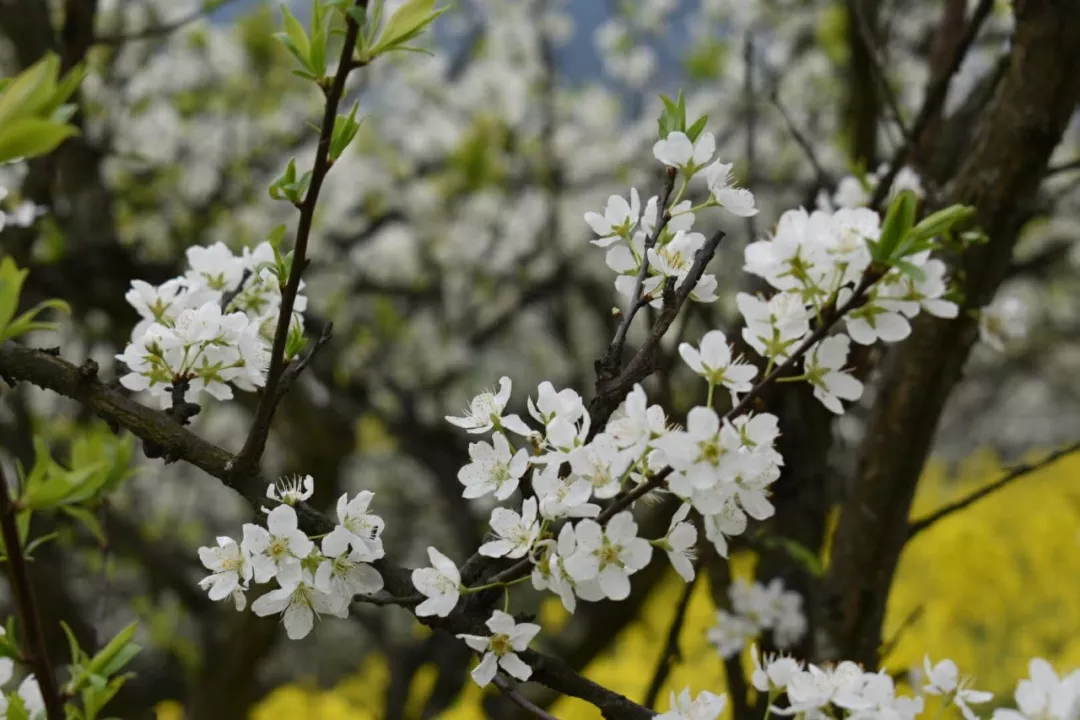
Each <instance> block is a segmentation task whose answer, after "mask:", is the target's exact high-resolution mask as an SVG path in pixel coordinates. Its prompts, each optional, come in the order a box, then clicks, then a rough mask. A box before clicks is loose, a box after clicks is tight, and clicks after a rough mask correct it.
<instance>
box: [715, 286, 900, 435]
mask: <svg viewBox="0 0 1080 720" xmlns="http://www.w3.org/2000/svg"><path fill="white" fill-rule="evenodd" d="M882 275H884V273H883V272H882V271H881V270H878V269H875V268H874V267H872V266H871V267H870V268H868V269H867V270H866V272H865V273H863V276H862V278H860V279H859V284H858V285H856V286H855V290H854V291H853V292H852V293H851V297H849V298H848V299H847V302H845V303H844V304H843V305H841V306H840V307H836V306H835V305H829V306H827V307H826V308H825V309H823V310H822V311H821V318H822V321H821V323H819V324H818V326H817V327H816V328H814V331H813V332H812V333H810V334H809V335H807V336H806V339H805V340H803V341H802V342H801V343H799V345H798V347H796V348H795V350H794V351H793V352H792V353H791V354H790V355H789V356H788V358H787V360H785V361H784V362H782V363H780V364H779V365H777V366H776V367H775V368H773V371H772V372H770V373H769V374H768V375H766V376H765V377H763V378H762V379H761V380H759V381H758V383H757V384H756V385H754V387H752V388H750V390H749V392H747V393H746V395H744V396H743V398H742V400H740V401H739V403H738V404H737V405H736V406H735V407H733V408H731V409H730V410H728V411H727V413H725V414H724V420H731V419H732V418H735V417H738V416H739V415H741V414H742V413H743V412H745V411H747V410H749V409H750V406H751V405H752V404H753V402H754V401H755V400H756V399H757V398H759V397H761V394H762V393H763V392H765V390H767V389H768V388H769V386H770V385H772V384H773V383H774V382H776V380H777V379H779V378H780V376H781V375H783V374H784V373H786V372H787V371H788V370H790V369H791V368H793V367H795V363H797V362H798V361H799V360H800V359H801V358H802V356H803V355H805V354H806V353H807V352H808V351H809V350H810V349H811V348H812V347H814V345H816V344H817V343H818V342H820V341H821V340H822V339H824V337H825V336H826V335H827V334H828V333H829V330H831V329H832V327H833V326H834V325H836V323H837V322H839V321H840V318H842V317H843V316H844V315H845V314H846V313H848V312H849V311H851V310H854V309H855V308H856V307H858V306H859V305H861V304H862V303H863V300H864V298H863V295H865V293H866V291H867V290H869V289H870V286H871V285H873V284H874V283H875V282H877V281H878V280H880V279H881V277H882Z"/></svg>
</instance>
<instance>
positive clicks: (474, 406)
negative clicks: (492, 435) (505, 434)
mask: <svg viewBox="0 0 1080 720" xmlns="http://www.w3.org/2000/svg"><path fill="white" fill-rule="evenodd" d="M511 387H512V385H511V382H510V378H508V377H503V378H500V379H499V392H497V393H495V392H492V391H490V390H488V391H485V392H482V393H480V394H479V395H477V396H476V397H474V398H473V399H472V401H471V402H470V403H469V407H468V409H467V410H466V411H465V414H464V415H462V416H460V417H457V416H453V415H447V416H446V421H447V422H448V423H450V424H451V425H456V426H457V427H459V428H462V429H464V430H466V431H467V432H470V433H486V432H488V431H489V430H491V429H493V428H498V429H502V428H505V429H507V430H509V431H511V432H514V433H517V434H518V435H523V436H529V435H531V434H533V430H532V429H531V428H530V427H529V426H528V425H526V424H525V422H524V421H523V420H522V419H521V418H519V417H518V416H517V415H506V416H505V417H504V416H503V410H505V409H506V403H507V402H509V400H510V389H511Z"/></svg>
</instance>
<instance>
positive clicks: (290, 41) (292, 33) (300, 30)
mask: <svg viewBox="0 0 1080 720" xmlns="http://www.w3.org/2000/svg"><path fill="white" fill-rule="evenodd" d="M281 20H282V24H283V25H284V27H285V32H284V34H282V33H275V35H274V37H276V38H277V39H278V40H280V41H281V42H282V44H283V45H285V47H286V48H288V49H289V52H291V53H292V54H293V57H295V58H296V59H297V60H298V61H299V62H300V64H301V65H303V66H304V67H306V68H307V69H308V70H314V68H312V65H311V41H310V40H308V36H307V31H306V30H304V26H303V25H301V24H300V21H299V20H297V19H296V16H295V15H293V14H292V13H291V12H290V11H289V6H288V5H282V6H281Z"/></svg>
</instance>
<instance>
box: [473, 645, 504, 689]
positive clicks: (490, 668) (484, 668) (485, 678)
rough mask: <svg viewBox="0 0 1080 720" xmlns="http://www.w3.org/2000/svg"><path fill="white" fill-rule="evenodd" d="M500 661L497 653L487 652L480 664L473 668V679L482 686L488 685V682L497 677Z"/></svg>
mask: <svg viewBox="0 0 1080 720" xmlns="http://www.w3.org/2000/svg"><path fill="white" fill-rule="evenodd" d="M498 662H499V661H498V658H496V657H495V653H493V652H489V653H486V654H485V655H484V659H483V660H481V661H480V664H479V665H477V666H476V667H475V668H473V671H472V673H471V674H472V679H473V681H474V682H475V683H476V684H477V685H479V686H480V687H487V686H488V683H490V682H491V681H492V680H494V679H495V673H496V672H498V671H499V666H498Z"/></svg>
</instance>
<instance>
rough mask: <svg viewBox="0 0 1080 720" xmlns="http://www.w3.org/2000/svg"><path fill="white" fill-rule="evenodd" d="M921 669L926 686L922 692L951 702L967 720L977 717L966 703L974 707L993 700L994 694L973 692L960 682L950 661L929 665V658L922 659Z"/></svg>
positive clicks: (973, 719)
mask: <svg viewBox="0 0 1080 720" xmlns="http://www.w3.org/2000/svg"><path fill="white" fill-rule="evenodd" d="M923 669H924V670H925V671H926V679H927V681H928V682H927V684H926V685H924V686H923V691H924V692H928V693H930V694H931V695H943V696H945V697H946V698H947V699H948V700H951V701H952V703H953V704H954V705H956V707H958V708H960V712H961V713H962V714H963V715H964V717H965V718H966V719H967V720H975V718H976V717H978V716H977V715H976V714H975V712H974V711H973V710H972V709H971V707H970V706H969V705H968V703H974V704H976V705H978V704H981V703H985V702H989V701H990V700H993V699H994V694H993V693H990V692H986V691H984V690H973V689H971V688H969V687H968V686H967V681H965V680H961V678H960V671H959V670H958V669H957V667H956V663H954V662H953V661H952V660H947V659H946V660H942V661H941V662H939V663H937V664H936V665H931V664H930V656H929V655H928V656H926V657H925V658H923Z"/></svg>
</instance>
